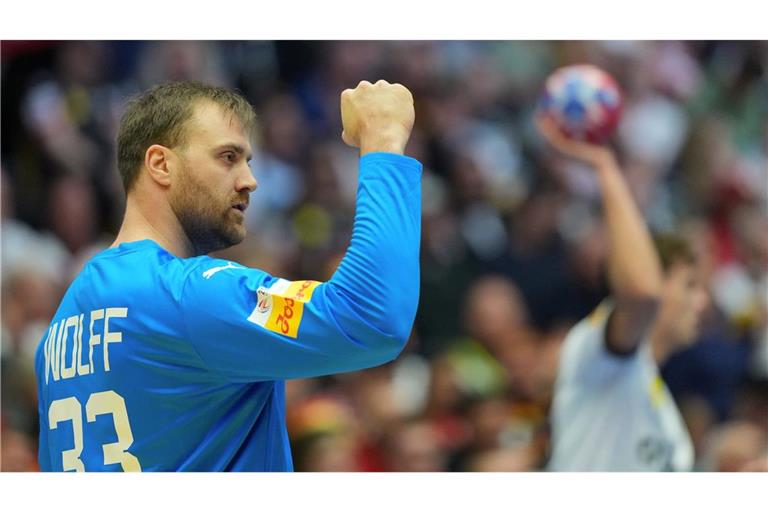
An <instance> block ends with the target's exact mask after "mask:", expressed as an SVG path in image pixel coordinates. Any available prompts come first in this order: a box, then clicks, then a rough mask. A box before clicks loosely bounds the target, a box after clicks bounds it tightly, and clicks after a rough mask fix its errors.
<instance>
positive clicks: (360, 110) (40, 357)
mask: <svg viewBox="0 0 768 512" xmlns="http://www.w3.org/2000/svg"><path fill="white" fill-rule="evenodd" d="M341 114H342V123H343V127H344V128H343V129H344V131H343V133H342V138H343V140H344V142H345V143H347V144H348V145H350V146H353V147H356V148H359V149H360V155H361V157H360V173H359V188H358V195H357V211H356V217H355V224H354V231H353V235H352V241H351V244H350V246H349V249H348V250H347V253H346V255H345V257H344V259H343V261H342V262H341V264H340V265H339V268H338V269H337V271H336V273H335V274H334V275H333V277H332V278H331V279H330V280H329V281H328V282H325V283H319V282H316V281H309V280H308V281H295V282H291V281H287V280H284V279H278V278H276V277H273V276H270V275H268V274H266V273H265V272H262V271H260V270H256V269H251V268H246V267H244V266H242V265H239V264H236V263H233V262H231V261H223V260H218V259H212V258H210V257H208V256H206V254H207V253H209V252H211V251H215V250H219V249H224V248H226V247H229V246H231V245H234V244H237V243H240V242H241V241H242V240H243V238H244V237H245V234H246V233H245V226H244V213H243V212H244V210H245V209H246V208H247V206H248V197H249V194H250V193H251V192H252V191H253V190H255V188H256V186H257V184H256V180H255V179H254V177H253V175H252V173H251V170H250V168H249V165H248V160H249V159H250V157H251V145H250V142H249V140H250V135H251V132H252V130H253V127H254V113H253V110H252V108H251V106H250V105H249V104H248V103H247V102H246V100H245V99H244V98H242V97H240V96H239V95H237V94H234V93H232V92H230V91H227V90H224V89H221V88H217V87H209V86H205V85H202V84H198V83H190V82H180V83H172V84H166V85H161V86H158V87H155V88H153V89H151V90H149V91H148V92H146V93H144V94H143V95H141V96H140V97H138V98H137V99H135V100H134V101H133V102H132V103H131V104H130V105H129V106H128V109H127V111H126V113H125V114H124V116H123V119H122V121H121V125H120V131H119V135H118V167H119V169H120V172H121V175H122V178H123V182H124V185H125V189H126V192H127V208H126V213H125V219H124V222H123V225H122V227H121V229H120V232H119V234H118V236H117V239H116V240H115V243H114V244H113V245H112V246H111V247H110V248H109V249H107V250H105V251H103V252H101V253H99V254H98V255H96V256H95V257H94V258H93V259H91V260H90V261H89V262H88V263H87V265H86V266H85V268H84V269H83V271H82V272H81V273H80V274H79V275H78V277H77V278H76V279H75V280H74V282H73V283H72V285H71V286H70V288H69V290H68V291H67V292H66V294H65V296H64V298H63V299H62V302H61V304H60V306H59V308H58V310H57V312H56V314H55V316H54V318H53V321H52V322H51V325H50V328H49V330H48V332H47V334H46V335H45V336H44V338H43V339H42V341H41V343H40V346H39V347H38V351H37V355H36V372H37V379H38V391H39V404H40V405H39V413H40V449H39V460H40V466H41V468H42V469H43V470H45V471H62V470H63V471H86V470H87V471H120V470H123V471H149V470H153V471H164V470H166V471H167V470H193V471H205V470H215V471H229V470H231V471H244V470H245V471H247V470H251V471H290V470H292V469H293V465H292V460H291V453H290V447H289V443H288V435H287V431H286V425H285V396H284V393H285V387H284V379H292V378H300V377H314V376H320V375H327V374H331V373H337V372H346V371H352V370H359V369H362V368H368V367H371V366H377V365H380V364H383V363H386V362H388V361H391V360H392V359H394V358H395V357H397V355H398V354H399V353H400V351H401V350H402V348H403V346H404V344H405V342H406V340H407V338H408V336H409V333H410V331H411V326H412V323H413V319H414V316H415V314H416V305H417V302H418V283H419V266H418V254H419V237H420V217H421V213H420V206H421V164H420V163H419V162H418V161H416V160H414V159H412V158H409V157H406V156H403V152H404V149H405V145H406V143H407V141H408V138H409V137H410V133H411V129H412V127H413V122H414V110H413V98H412V96H411V94H410V92H409V91H408V90H407V89H406V88H405V87H403V86H401V85H398V84H394V85H392V84H388V83H386V82H384V81H379V82H377V83H376V84H370V83H368V82H361V83H360V84H359V85H358V86H357V88H355V89H354V90H346V91H344V92H343V93H342V95H341Z"/></svg>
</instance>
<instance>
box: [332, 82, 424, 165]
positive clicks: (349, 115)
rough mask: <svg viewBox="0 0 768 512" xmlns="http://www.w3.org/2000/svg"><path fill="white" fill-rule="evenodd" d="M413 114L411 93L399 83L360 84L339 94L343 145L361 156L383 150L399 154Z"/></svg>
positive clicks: (402, 148)
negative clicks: (356, 149) (356, 151)
mask: <svg viewBox="0 0 768 512" xmlns="http://www.w3.org/2000/svg"><path fill="white" fill-rule="evenodd" d="M414 118H415V113H414V109H413V96H412V95H411V92H410V91H409V90H408V89H406V88H405V87H403V86H402V85H400V84H390V83H388V82H386V81H384V80H379V81H378V82H376V83H375V84H371V83H370V82H366V81H362V82H360V83H359V84H358V86H357V87H355V88H354V89H346V90H345V91H344V92H342V93H341V122H342V125H343V132H342V134H341V137H342V139H343V140H344V142H345V143H346V144H347V145H349V146H352V147H355V148H360V155H361V156H362V155H365V154H366V153H372V152H377V151H383V152H387V153H396V154H399V155H402V154H403V152H404V151H405V145H406V144H407V143H408V138H409V137H410V136H411V130H412V129H413V122H414Z"/></svg>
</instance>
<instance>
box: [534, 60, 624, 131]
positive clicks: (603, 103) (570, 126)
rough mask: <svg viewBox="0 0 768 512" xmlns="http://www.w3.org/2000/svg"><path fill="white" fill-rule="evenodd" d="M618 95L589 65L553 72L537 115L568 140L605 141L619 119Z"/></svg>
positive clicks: (609, 80)
mask: <svg viewBox="0 0 768 512" xmlns="http://www.w3.org/2000/svg"><path fill="white" fill-rule="evenodd" d="M621 108H622V100H621V92H620V91H619V87H618V85H617V84H616V81H615V80H614V79H613V77H611V75H609V74H608V73H606V72H605V71H603V70H602V69H600V68H598V67H596V66H592V65H589V64H579V65H574V66H566V67H563V68H560V69H558V70H556V71H555V72H554V73H552V74H551V75H550V76H549V77H548V78H547V81H546V83H545V85H544V92H543V93H542V95H541V99H540V100H539V112H540V113H541V114H542V115H544V116H546V117H549V118H550V119H552V120H553V121H554V123H555V125H557V127H558V128H559V129H560V131H561V132H562V133H563V134H564V135H565V136H566V137H568V138H570V139H574V140H579V141H586V142H591V143H595V144H601V143H603V142H605V141H606V140H607V139H608V138H609V137H610V136H611V135H612V134H613V132H614V131H615V130H616V126H617V125H618V124H619V117H620V116H621Z"/></svg>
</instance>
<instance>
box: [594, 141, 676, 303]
mask: <svg viewBox="0 0 768 512" xmlns="http://www.w3.org/2000/svg"><path fill="white" fill-rule="evenodd" d="M595 167H596V172H597V176H598V179H599V181H600V187H601V190H602V197H603V212H604V216H605V225H606V231H607V238H608V282H609V286H610V288H611V291H612V293H613V294H614V296H616V297H617V299H622V298H624V299H640V300H642V299H656V298H657V297H658V296H659V293H660V292H661V283H662V274H661V264H660V262H659V257H658V255H657V253H656V250H655V248H654V245H653V241H652V239H651V235H650V233H649V231H648V228H647V226H646V224H645V221H644V219H643V217H642V214H641V213H640V210H639V209H638V207H637V205H636V204H635V200H634V198H633V197H632V194H631V193H630V191H629V187H628V186H627V183H626V182H625V180H624V178H623V177H622V176H621V170H620V169H619V166H618V164H617V163H616V160H615V158H614V157H613V154H612V153H609V152H606V153H604V155H602V157H601V158H600V159H599V161H597V162H595Z"/></svg>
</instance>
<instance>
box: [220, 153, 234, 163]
mask: <svg viewBox="0 0 768 512" xmlns="http://www.w3.org/2000/svg"><path fill="white" fill-rule="evenodd" d="M222 158H224V160H226V161H227V162H229V163H231V164H232V163H235V160H237V155H235V154H234V153H233V152H231V151H228V152H226V153H224V154H223V155H222Z"/></svg>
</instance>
